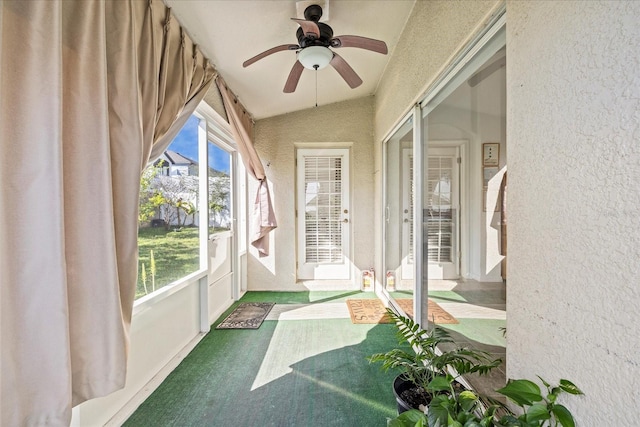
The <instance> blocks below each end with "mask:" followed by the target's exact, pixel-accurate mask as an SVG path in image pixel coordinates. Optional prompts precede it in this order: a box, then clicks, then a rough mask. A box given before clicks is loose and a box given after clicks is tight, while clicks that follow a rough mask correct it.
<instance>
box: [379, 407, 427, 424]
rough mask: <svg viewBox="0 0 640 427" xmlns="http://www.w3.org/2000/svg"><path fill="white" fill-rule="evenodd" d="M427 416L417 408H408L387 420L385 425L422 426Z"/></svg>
mask: <svg viewBox="0 0 640 427" xmlns="http://www.w3.org/2000/svg"><path fill="white" fill-rule="evenodd" d="M426 421H427V416H426V415H425V414H423V413H422V412H420V411H418V410H417V409H410V410H408V411H406V412H403V413H401V414H400V415H398V417H397V418H395V419H393V420H390V421H388V423H387V427H422V426H424V425H426Z"/></svg>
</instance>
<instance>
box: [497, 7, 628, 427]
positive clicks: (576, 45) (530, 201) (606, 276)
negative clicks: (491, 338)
mask: <svg viewBox="0 0 640 427" xmlns="http://www.w3.org/2000/svg"><path fill="white" fill-rule="evenodd" d="M639 19H640V2H634V1H630V2H596V1H589V2H570V1H563V2H548V1H539V2H537V1H536V2H533V1H527V2H522V1H510V2H508V3H507V22H508V23H507V32H508V35H507V49H508V54H507V86H508V87H507V107H508V112H507V117H508V125H507V126H508V127H507V134H508V136H509V142H508V143H509V153H508V163H509V221H510V222H509V233H510V234H509V266H508V268H509V273H508V276H509V283H508V286H507V288H508V289H507V292H508V295H507V312H508V320H507V322H508V325H507V328H508V333H507V340H508V346H507V358H508V366H507V368H508V372H507V373H508V375H509V376H511V377H523V376H524V377H529V378H531V377H534V375H535V374H540V375H541V376H543V377H544V378H546V379H548V380H553V381H557V379H558V378H560V377H564V378H569V379H572V380H574V381H575V382H576V384H577V385H578V386H580V387H581V388H582V389H583V391H584V392H585V393H586V396H585V397H584V398H582V399H570V400H568V404H569V406H570V407H571V408H572V409H573V411H574V414H575V415H576V416H577V418H578V425H582V426H623V425H624V426H631V425H637V421H636V418H637V412H638V408H639V405H640V404H639V403H638V402H640V388H639V387H638V385H639V382H640V356H639V353H638V349H640V334H639V333H638V329H640V317H639V316H638V306H639V305H640V288H639V284H640V268H639V265H638V264H639V260H640V223H639V222H640V220H639V218H640V192H639V191H638V189H639V188H640V187H639V183H640V143H639V141H640V58H639V56H640V25H638V21H639Z"/></svg>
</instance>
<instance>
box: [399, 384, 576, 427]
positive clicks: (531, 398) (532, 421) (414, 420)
mask: <svg viewBox="0 0 640 427" xmlns="http://www.w3.org/2000/svg"><path fill="white" fill-rule="evenodd" d="M538 378H540V377H538ZM540 381H542V383H543V384H544V385H545V387H546V388H547V395H546V397H544V396H543V395H542V394H541V392H540V387H538V385H537V384H535V383H533V382H532V381H529V380H525V379H519V380H511V381H509V382H508V383H507V385H506V386H505V387H502V388H500V389H498V390H496V391H497V392H498V393H501V394H503V395H504V396H506V397H507V398H508V399H509V400H511V401H512V402H514V403H516V404H517V405H518V406H520V408H521V411H520V412H521V414H520V415H515V414H513V413H512V412H511V411H510V410H509V409H508V408H507V407H506V405H504V404H502V403H499V402H496V401H491V402H490V404H488V405H484V404H483V403H482V399H481V398H480V396H478V395H477V394H476V393H474V392H473V391H471V390H464V391H462V392H457V391H456V390H455V389H454V388H453V377H452V376H451V375H448V376H445V377H443V376H438V377H436V378H434V379H433V381H431V383H430V384H429V385H428V388H429V389H430V390H431V391H433V393H434V394H433V397H432V399H431V402H430V403H429V407H428V411H427V413H426V414H425V413H424V412H421V411H418V410H415V409H412V410H409V411H407V412H404V413H402V414H400V415H399V416H398V417H397V418H395V419H393V420H389V422H388V423H387V426H388V427H426V426H429V427H438V426H440V427H444V426H455V427H491V426H495V427H547V426H548V427H557V426H562V427H575V421H574V419H573V415H572V414H571V412H570V411H569V410H568V409H567V408H566V407H565V406H564V405H561V404H559V403H557V398H558V396H559V395H560V394H562V393H564V392H566V393H569V394H572V395H581V394H583V393H582V391H581V390H580V389H579V388H578V387H576V386H575V384H573V383H572V382H571V381H568V380H565V379H561V380H560V383H559V385H557V386H553V387H552V386H551V385H550V384H549V383H547V382H546V381H545V380H543V379H542V378H540ZM485 399H486V398H485ZM499 414H502V415H499Z"/></svg>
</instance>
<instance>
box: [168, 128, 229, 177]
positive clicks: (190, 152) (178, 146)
mask: <svg viewBox="0 0 640 427" xmlns="http://www.w3.org/2000/svg"><path fill="white" fill-rule="evenodd" d="M198 122H199V120H198V118H197V117H195V116H191V117H189V120H187V123H186V124H185V125H184V127H183V128H182V130H181V131H180V132H179V133H178V135H176V137H175V138H174V139H173V141H172V142H171V144H170V145H169V150H171V151H175V152H176V153H180V154H182V155H183V156H185V157H188V158H190V159H191V160H195V161H198ZM229 157H230V156H229V154H228V153H227V152H226V151H224V150H223V149H221V148H219V147H217V146H216V145H214V144H209V167H212V168H213V169H215V170H218V171H222V172H225V173H229Z"/></svg>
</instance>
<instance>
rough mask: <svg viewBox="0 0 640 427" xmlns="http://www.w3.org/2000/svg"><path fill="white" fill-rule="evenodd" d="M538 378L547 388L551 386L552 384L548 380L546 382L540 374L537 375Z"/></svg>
mask: <svg viewBox="0 0 640 427" xmlns="http://www.w3.org/2000/svg"><path fill="white" fill-rule="evenodd" d="M536 376H537V377H538V378H540V381H542V384H544V386H545V387H546V388H549V387H551V384H549V383H548V382H546V381H545V380H544V379H542V377H541V376H540V375H536Z"/></svg>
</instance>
